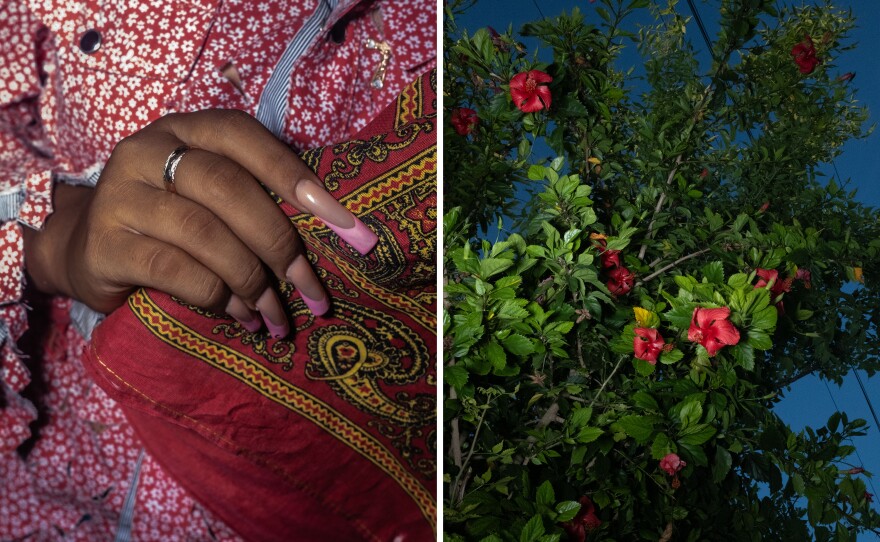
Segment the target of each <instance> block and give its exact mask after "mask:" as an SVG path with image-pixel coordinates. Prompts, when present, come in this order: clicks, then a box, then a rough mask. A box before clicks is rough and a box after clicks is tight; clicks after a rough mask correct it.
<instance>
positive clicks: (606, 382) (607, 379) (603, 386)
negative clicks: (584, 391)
mask: <svg viewBox="0 0 880 542" xmlns="http://www.w3.org/2000/svg"><path fill="white" fill-rule="evenodd" d="M626 358H627V356H620V358H619V359H618V360H617V365H615V366H614V370H612V371H611V374H610V375H608V378H606V379H605V382H602V386H601V387H600V388H599V391H597V392H596V395H594V396H593V400H592V401H590V408H593V405H594V404H596V399H598V398H599V396H600V395H602V392H603V391H604V390H605V386H607V385H608V383H609V382H611V379H612V378H613V377H614V374H615V373H616V372H617V370H618V369H620V364H621V363H623V360H625V359H626Z"/></svg>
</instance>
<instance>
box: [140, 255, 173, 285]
mask: <svg viewBox="0 0 880 542" xmlns="http://www.w3.org/2000/svg"><path fill="white" fill-rule="evenodd" d="M143 269H144V272H145V273H146V276H147V277H148V279H149V280H150V282H151V283H152V284H156V285H159V286H161V285H165V284H171V283H175V282H176V279H177V278H178V272H179V269H180V266H179V263H178V262H176V261H175V258H174V255H173V254H172V253H171V252H170V251H168V250H165V249H163V248H161V247H151V248H149V249H147V251H146V253H145V254H144V255H143Z"/></svg>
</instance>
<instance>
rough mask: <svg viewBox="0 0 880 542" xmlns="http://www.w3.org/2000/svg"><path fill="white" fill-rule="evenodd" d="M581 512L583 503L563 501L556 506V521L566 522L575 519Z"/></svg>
mask: <svg viewBox="0 0 880 542" xmlns="http://www.w3.org/2000/svg"><path fill="white" fill-rule="evenodd" d="M580 510H581V503H579V502H577V501H562V502H561V503H559V504H557V505H556V514H557V516H556V521H558V522H565V521H570V520H572V519H574V517H575V516H576V515H577V513H578V512H580Z"/></svg>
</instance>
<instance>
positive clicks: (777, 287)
mask: <svg viewBox="0 0 880 542" xmlns="http://www.w3.org/2000/svg"><path fill="white" fill-rule="evenodd" d="M755 274H756V275H758V282H757V284H755V288H764V287H766V286H767V285H768V284H770V282H771V281H773V286H771V287H770V301H775V300H776V299H779V296H781V295H782V294H784V293H785V292H790V291H791V282H792V281H791V279H790V278H787V279H785V280H779V271H777V270H775V269H761V268H760V267H759V268H758V269H756V270H755ZM776 310H778V311H779V312H780V313H781V314H785V304H783V302H782V300H781V299H780V300H779V301H778V302H776Z"/></svg>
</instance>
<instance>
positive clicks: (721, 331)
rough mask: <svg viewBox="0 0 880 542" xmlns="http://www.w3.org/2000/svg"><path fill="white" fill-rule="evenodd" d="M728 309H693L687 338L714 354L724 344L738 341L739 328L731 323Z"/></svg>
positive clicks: (727, 344)
mask: <svg viewBox="0 0 880 542" xmlns="http://www.w3.org/2000/svg"><path fill="white" fill-rule="evenodd" d="M729 317H730V309H728V308H727V307H721V308H720V309H704V308H702V307H697V308H696V309H694V316H693V318H692V319H691V327H690V328H688V340H689V341H691V342H695V343H700V344H702V345H703V347H704V348H705V349H706V351H708V352H709V356H714V355H715V354H717V353H718V351H719V350H721V349H722V348H723V347H725V346H733V345H735V344H736V343H738V342H739V330H738V329H736V327H735V326H734V325H733V323H731V321H730V320H728V318H729Z"/></svg>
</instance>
